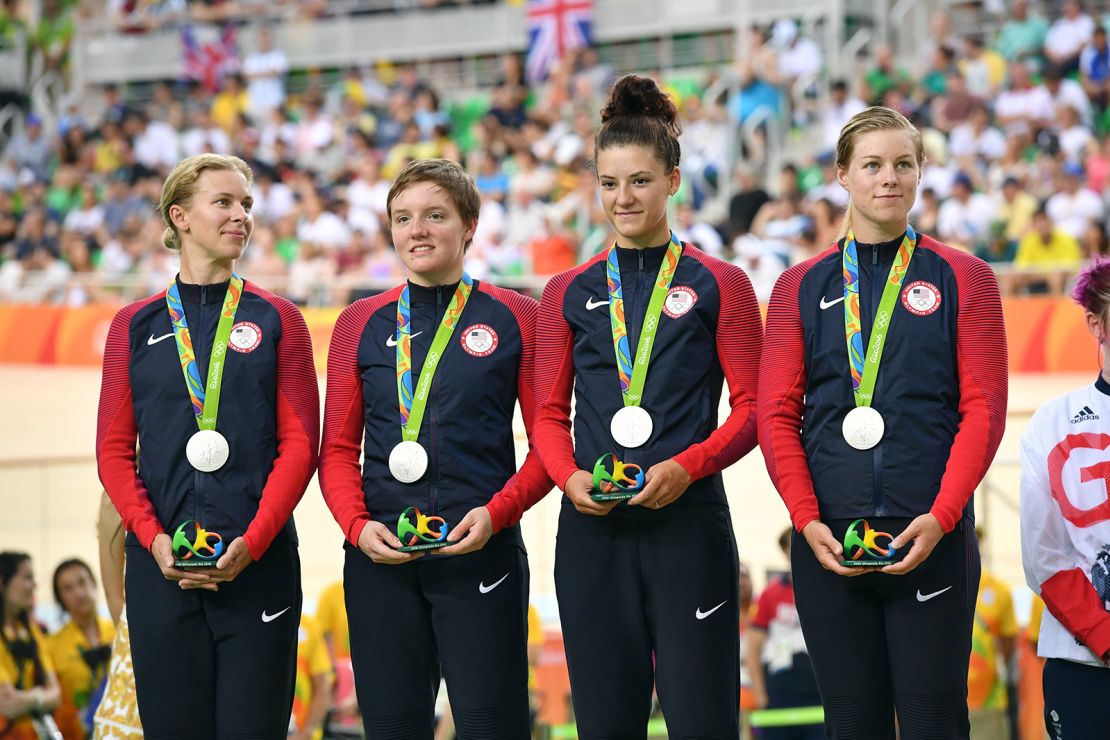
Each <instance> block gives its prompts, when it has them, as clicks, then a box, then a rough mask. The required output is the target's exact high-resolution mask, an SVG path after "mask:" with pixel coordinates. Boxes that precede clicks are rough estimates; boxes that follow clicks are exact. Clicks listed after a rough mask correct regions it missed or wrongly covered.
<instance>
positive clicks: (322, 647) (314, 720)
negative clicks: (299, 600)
mask: <svg viewBox="0 0 1110 740" xmlns="http://www.w3.org/2000/svg"><path fill="white" fill-rule="evenodd" d="M333 684H334V682H333V667H332V661H331V656H330V655H329V654H328V646H327V643H326V642H325V640H324V632H323V630H322V629H321V627H320V624H319V623H318V622H317V621H316V620H315V619H313V618H312V617H310V616H308V615H307V614H301V623H300V626H299V628H298V634H297V677H296V685H295V688H294V692H293V716H292V718H291V719H290V723H289V726H290V732H289V738H290V740H322V738H323V736H324V717H325V716H326V715H327V713H328V710H329V709H330V708H331V703H332V696H333V695H334V685H333Z"/></svg>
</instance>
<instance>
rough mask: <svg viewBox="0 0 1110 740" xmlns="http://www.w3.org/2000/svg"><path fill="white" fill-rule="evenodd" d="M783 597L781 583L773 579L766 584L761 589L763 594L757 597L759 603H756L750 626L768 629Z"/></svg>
mask: <svg viewBox="0 0 1110 740" xmlns="http://www.w3.org/2000/svg"><path fill="white" fill-rule="evenodd" d="M783 596H784V589H783V584H782V582H781V581H779V580H778V579H775V580H773V581H771V582H770V583H768V584H767V587H766V588H764V589H763V593H761V594H760V595H759V601H758V602H756V606H755V616H753V617H752V621H751V626H752V627H755V628H756V629H761V630H767V629H770V627H771V621H772V620H774V618H775V615H776V614H777V613H778V610H779V604H781V603H782V601H783Z"/></svg>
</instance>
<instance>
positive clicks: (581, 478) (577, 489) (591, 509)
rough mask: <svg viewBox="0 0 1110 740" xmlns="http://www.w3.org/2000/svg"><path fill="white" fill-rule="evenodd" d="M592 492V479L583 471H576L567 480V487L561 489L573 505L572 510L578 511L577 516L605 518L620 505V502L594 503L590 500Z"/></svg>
mask: <svg viewBox="0 0 1110 740" xmlns="http://www.w3.org/2000/svg"><path fill="white" fill-rule="evenodd" d="M593 490H594V477H593V476H592V475H590V474H589V473H587V472H586V471H585V470H576V471H575V472H574V474H573V475H571V476H570V477H569V478H567V485H566V488H564V489H563V493H564V494H566V497H567V498H569V499H570V502H571V503H572V504H574V508H575V509H577V510H578V513H579V514H589V515H590V516H605V515H606V514H608V513H609V512H610V511H612V510H613V509H614V508H615V507H616V505H617V504H619V503H620V500H616V501H594V500H593V499H592V498H590V494H591V493H593Z"/></svg>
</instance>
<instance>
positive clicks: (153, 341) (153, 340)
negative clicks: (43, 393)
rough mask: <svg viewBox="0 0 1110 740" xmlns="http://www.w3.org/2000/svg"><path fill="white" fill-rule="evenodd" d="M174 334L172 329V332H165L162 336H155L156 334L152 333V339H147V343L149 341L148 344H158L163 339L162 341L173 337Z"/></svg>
mask: <svg viewBox="0 0 1110 740" xmlns="http://www.w3.org/2000/svg"><path fill="white" fill-rule="evenodd" d="M172 336H173V332H172V331H171V332H170V333H169V334H163V335H162V336H160V337H155V336H154V335H153V334H151V335H150V339H148V340H146V343H147V344H158V343H159V342H161V341H162V340H163V339H169V338H170V337H172Z"/></svg>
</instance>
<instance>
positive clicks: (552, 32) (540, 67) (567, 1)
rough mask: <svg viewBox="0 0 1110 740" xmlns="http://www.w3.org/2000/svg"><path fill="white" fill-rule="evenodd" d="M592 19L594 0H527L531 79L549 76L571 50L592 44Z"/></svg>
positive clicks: (526, 68)
mask: <svg viewBox="0 0 1110 740" xmlns="http://www.w3.org/2000/svg"><path fill="white" fill-rule="evenodd" d="M593 20H594V3H593V0H528V15H527V28H528V58H527V61H526V62H525V71H526V74H527V76H528V81H529V82H539V81H541V80H544V79H546V78H547V73H548V70H550V69H551V65H552V64H554V63H555V62H556V61H558V60H559V59H562V58H563V55H564V54H566V52H567V51H568V50H569V49H577V48H579V47H582V46H589V44H590V42H591V35H592V31H593Z"/></svg>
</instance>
